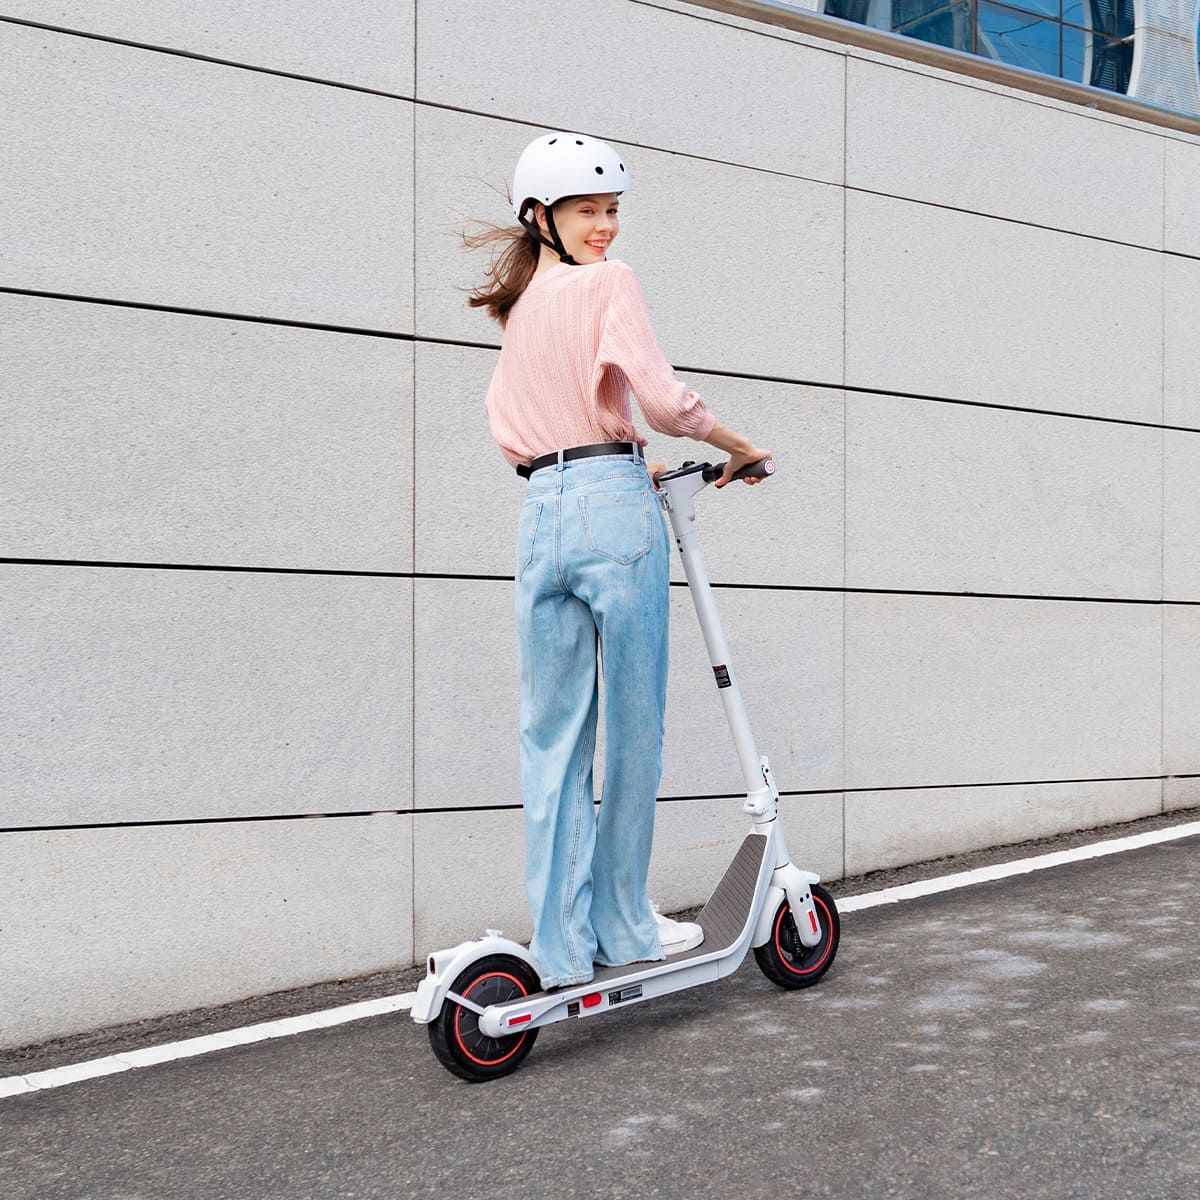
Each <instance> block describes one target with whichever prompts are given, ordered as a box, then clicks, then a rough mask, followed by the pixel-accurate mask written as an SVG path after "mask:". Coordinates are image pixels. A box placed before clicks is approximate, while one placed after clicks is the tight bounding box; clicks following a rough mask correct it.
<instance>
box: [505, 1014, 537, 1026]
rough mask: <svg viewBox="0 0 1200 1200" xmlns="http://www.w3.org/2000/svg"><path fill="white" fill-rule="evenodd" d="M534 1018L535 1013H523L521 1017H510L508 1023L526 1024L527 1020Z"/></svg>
mask: <svg viewBox="0 0 1200 1200" xmlns="http://www.w3.org/2000/svg"><path fill="white" fill-rule="evenodd" d="M532 1020H533V1013H523V1014H522V1015H521V1016H519V1017H509V1018H508V1023H509V1024H510V1025H524V1024H525V1022H526V1021H532Z"/></svg>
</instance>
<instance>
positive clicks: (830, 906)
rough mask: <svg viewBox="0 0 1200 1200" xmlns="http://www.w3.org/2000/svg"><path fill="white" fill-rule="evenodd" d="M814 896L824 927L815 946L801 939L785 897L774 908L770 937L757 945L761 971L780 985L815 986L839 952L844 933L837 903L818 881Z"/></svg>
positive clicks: (820, 920)
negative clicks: (839, 944) (760, 944)
mask: <svg viewBox="0 0 1200 1200" xmlns="http://www.w3.org/2000/svg"><path fill="white" fill-rule="evenodd" d="M812 896H813V901H814V903H815V905H816V909H817V922H818V924H819V925H820V927H821V940H820V941H819V942H818V943H817V944H816V945H815V946H806V945H805V944H804V943H803V942H802V941H801V940H800V934H799V933H798V932H797V930H796V921H795V919H794V917H793V916H792V909H791V906H790V905H789V904H788V902H787V900H786V899H785V900H783V902H782V903H781V904H780V905H779V907H778V908H777V909H776V910H775V920H774V921H772V922H771V937H770V940H769V941H768V942H767V943H766V945H764V946H755V947H754V957H755V958H756V959H757V960H758V965H759V967H760V968H761V969H762V973H763V974H764V975H765V976H766V977H767V978H768V979H769V980H770V981H771V982H772V983H777V984H779V986H780V987H784V988H792V989H796V988H806V987H812V985H813V984H814V983H816V982H817V981H818V980H819V979H820V978H821V977H822V976H823V975H824V974H825V972H826V971H828V970H829V968H830V967H831V966H832V965H833V959H834V955H836V954H837V948H838V941H839V939H840V938H841V935H842V923H841V919H840V918H839V917H838V910H837V904H836V903H834V899H833V897H832V896H831V895H830V894H829V892H828V891H826V889H825V888H823V887H821V885H820V884H819V883H818V884H814V885H813V889H812Z"/></svg>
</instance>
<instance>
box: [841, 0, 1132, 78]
mask: <svg viewBox="0 0 1200 1200" xmlns="http://www.w3.org/2000/svg"><path fill="white" fill-rule="evenodd" d="M825 12H826V14H827V15H829V16H833V17H841V18H842V19H843V20H846V21H855V22H857V23H858V24H860V25H872V26H874V27H875V28H877V29H886V30H888V31H889V32H892V33H899V34H903V35H904V36H905V37H911V38H917V39H918V40H920V41H923V42H933V43H935V44H936V45H938V46H948V47H950V48H951V49H954V50H965V51H966V52H967V53H969V54H978V55H980V56H981V57H984V58H994V59H996V60H997V61H998V62H1004V63H1009V64H1011V65H1012V66H1016V67H1025V68H1026V69H1028V70H1030V71H1040V72H1041V73H1042V74H1045V75H1057V76H1059V77H1060V78H1062V79H1070V80H1072V81H1074V82H1075V83H1086V84H1090V85H1091V86H1092V87H1100V88H1106V89H1108V90H1109V91H1110V92H1122V93H1124V92H1126V91H1128V89H1129V73H1130V69H1131V68H1132V66H1133V0H1006V2H1005V3H993V0H951V2H949V3H947V2H946V0H825Z"/></svg>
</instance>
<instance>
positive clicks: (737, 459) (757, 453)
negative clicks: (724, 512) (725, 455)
mask: <svg viewBox="0 0 1200 1200" xmlns="http://www.w3.org/2000/svg"><path fill="white" fill-rule="evenodd" d="M770 457H771V452H770V450H760V449H757V448H754V449H750V450H747V451H746V453H745V454H731V455H730V456H729V461H728V462H727V463H726V464H725V470H724V472H723V473H722V475H721V478H720V479H718V480H717V487H724V486H725V485H726V484H727V483H728V482H729V481H730V480H731V479H732V478H733V477H734V476H735V475H736V474H737V473H738V472H739V471H740V470H741V469H742V468H743V467H747V466H749V465H750V464H751V463H756V462H759V461H760V460H761V459H764V458H770ZM765 478H766V476H765V475H748V476H747V477H746V478H745V479H743V480H742V483H762V481H763V480H764V479H765Z"/></svg>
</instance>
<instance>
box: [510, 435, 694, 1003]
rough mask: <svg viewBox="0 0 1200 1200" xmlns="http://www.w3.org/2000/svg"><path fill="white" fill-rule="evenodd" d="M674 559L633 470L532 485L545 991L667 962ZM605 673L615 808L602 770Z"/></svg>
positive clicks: (533, 732)
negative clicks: (659, 831) (664, 805)
mask: <svg viewBox="0 0 1200 1200" xmlns="http://www.w3.org/2000/svg"><path fill="white" fill-rule="evenodd" d="M669 559H670V543H669V539H668V534H667V529H666V522H665V520H664V518H663V512H662V508H661V506H660V503H659V499H658V495H657V493H656V492H655V491H654V489H653V487H652V486H651V483H650V477H649V475H648V474H647V472H646V468H645V466H644V465H643V464H642V463H641V462H640V461H636V460H634V458H633V457H632V456H631V455H606V456H602V457H597V458H584V459H576V460H575V461H573V462H568V463H564V464H562V465H561V466H558V465H556V466H552V467H543V468H542V469H541V470H538V471H535V472H534V473H533V474H532V475H531V476H530V478H529V490H528V493H527V495H526V498H525V502H524V505H523V506H522V509H521V522H520V530H519V533H518V538H517V571H516V581H517V582H516V617H517V637H518V640H519V643H520V651H521V795H522V800H523V802H524V809H525V850H526V886H527V889H528V893H529V905H530V910H531V912H532V915H533V928H534V934H533V943H532V946H531V947H530V948H531V951H532V953H533V957H534V960H535V962H536V963H537V964H538V968H539V971H540V974H541V978H542V986H543V987H546V988H550V987H559V986H562V985H564V984H571V983H585V982H587V981H588V980H589V979H591V977H592V964H593V963H599V964H603V965H609V966H618V965H620V964H621V963H627V962H639V961H642V960H655V959H660V958H662V956H663V954H662V947H661V946H660V944H659V940H658V934H657V932H656V930H655V925H654V914H653V912H652V910H651V908H650V903H649V901H648V900H647V898H646V875H647V872H648V870H649V867H650V846H651V842H652V841H653V837H654V802H655V797H656V794H657V791H658V783H659V779H660V777H661V774H662V736H663V712H664V709H665V707H666V695H667V605H668V587H669V581H668V565H669ZM598 651H599V662H600V664H601V669H602V670H603V672H604V697H605V705H604V731H605V745H606V750H605V760H604V795H603V800H602V803H601V805H600V810H599V813H598V814H597V812H596V809H595V806H594V803H593V796H592V757H593V754H594V752H595V748H596V721H597V711H598V695H599V687H598V672H597V660H598V656H597V652H598Z"/></svg>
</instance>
